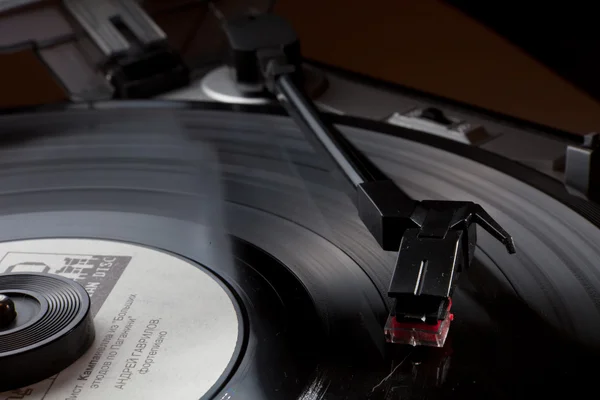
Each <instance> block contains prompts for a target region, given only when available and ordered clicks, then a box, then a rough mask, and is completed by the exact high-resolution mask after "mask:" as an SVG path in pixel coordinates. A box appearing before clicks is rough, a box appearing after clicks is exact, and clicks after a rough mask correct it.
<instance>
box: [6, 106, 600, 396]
mask: <svg viewBox="0 0 600 400" xmlns="http://www.w3.org/2000/svg"><path fill="white" fill-rule="evenodd" d="M150 104H152V105H150ZM158 105H159V106H157V105H156V103H138V104H131V103H126V104H121V105H120V104H119V103H116V104H100V105H98V106H96V107H95V109H86V108H85V107H82V106H79V107H75V108H66V109H63V110H54V111H44V110H41V111H38V112H37V113H36V114H30V113H17V114H12V115H5V116H3V117H2V118H1V119H0V127H1V128H2V132H7V133H8V134H9V135H8V136H9V137H7V138H6V139H5V143H4V144H3V145H2V147H1V148H0V167H1V168H0V171H1V172H0V203H1V207H0V226H2V227H3V228H2V229H0V241H2V242H4V244H3V246H4V247H2V248H4V249H7V250H5V252H8V251H15V250H14V249H13V250H11V245H10V243H14V244H15V246H17V247H20V248H22V247H23V245H22V243H25V242H23V241H28V243H30V244H29V245H27V246H33V247H32V249H31V250H28V251H35V249H34V248H35V246H36V245H35V240H34V239H49V238H77V239H86V240H87V241H91V242H89V243H92V242H93V241H94V240H97V241H117V242H122V243H129V244H130V245H132V246H133V245H135V246H145V247H148V248H153V249H156V251H158V252H161V253H164V254H173V255H177V256H178V257H180V258H182V259H185V260H191V262H194V263H197V264H198V265H200V266H201V268H202V269H203V270H205V271H206V273H207V274H209V275H210V276H214V277H215V279H216V280H218V281H219V283H220V284H221V285H223V286H224V287H226V288H227V292H228V293H229V292H230V294H231V296H230V297H231V298H232V299H233V301H232V303H231V304H233V305H232V306H231V307H232V308H231V310H233V309H236V307H238V305H239V310H238V311H237V312H238V314H235V315H237V323H239V324H240V327H241V328H239V329H238V328H236V329H235V334H233V333H232V334H231V335H230V336H229V338H238V339H237V340H238V342H237V347H236V346H233V345H232V344H231V341H229V342H228V345H227V346H228V347H227V350H224V351H223V352H224V353H227V354H228V356H227V357H228V358H227V360H225V361H224V363H223V364H222V367H223V371H224V372H223V374H224V375H222V376H221V377H220V378H219V379H214V380H213V381H211V382H212V386H211V385H209V386H210V388H208V389H206V390H204V391H203V390H200V389H198V391H197V395H196V397H193V396H192V397H189V398H200V397H201V396H203V395H204V396H205V398H211V399H212V398H215V399H236V398H239V399H279V398H281V399H290V398H300V399H322V398H323V399H355V398H356V399H365V398H372V399H395V398H477V399H480V398H514V397H530V393H531V392H532V391H533V390H535V393H536V396H539V397H542V396H545V395H548V394H553V395H558V394H573V393H574V392H578V391H580V390H581V391H582V392H583V391H584V390H586V389H588V388H593V386H592V384H593V380H591V377H592V376H594V372H595V371H592V370H590V369H589V367H588V366H586V365H585V364H586V363H585V362H584V361H586V360H588V358H590V357H592V356H593V354H594V352H595V351H596V350H597V349H598V348H599V347H600V338H599V337H598V335H597V332H598V331H599V330H600V307H599V306H600V269H599V267H598V261H597V260H599V259H600V248H599V247H598V245H597V244H598V243H600V230H599V228H598V225H599V222H600V218H598V216H600V211H599V209H598V208H597V207H596V206H593V205H589V204H587V203H586V204H583V203H582V202H581V201H579V200H576V199H574V198H571V197H569V196H568V195H567V194H566V192H565V191H564V189H563V188H562V186H561V184H560V183H559V182H557V181H553V180H552V179H551V178H549V177H546V176H543V175H541V174H539V173H536V172H534V171H532V170H530V169H528V168H526V167H524V166H520V165H517V164H515V163H512V162H510V161H508V160H505V159H502V158H501V157H499V156H495V155H492V154H489V153H486V152H485V151H483V150H480V149H476V148H471V147H468V146H466V145H462V144H457V143H453V142H449V141H447V140H444V139H441V138H436V137H428V136H422V135H418V134H416V133H414V132H411V131H408V130H405V129H402V128H397V127H391V126H387V125H384V124H379V123H374V122H366V121H363V120H358V119H353V118H349V117H343V116H335V117H333V116H332V118H336V121H337V122H338V123H339V124H340V128H341V129H342V131H343V132H344V133H346V134H347V136H348V137H349V138H350V139H351V140H352V141H354V142H355V143H356V145H357V146H358V147H359V148H360V149H362V150H363V151H364V152H365V153H366V154H367V155H368V156H369V157H370V158H371V159H372V160H373V161H374V162H375V163H376V164H378V165H379V166H380V167H381V168H382V169H383V170H384V171H385V172H386V173H388V174H389V175H390V176H391V177H393V178H394V179H395V180H396V182H397V183H398V184H399V185H400V187H402V188H403V189H404V190H406V191H407V192H408V193H409V194H410V195H411V196H413V197H415V198H417V199H429V198H431V199H433V198H436V199H452V200H471V201H475V202H478V203H480V204H481V205H482V206H484V207H485V208H486V210H487V211H488V212H489V213H490V214H491V215H492V216H493V217H494V218H495V219H496V220H497V221H498V222H500V224H501V225H502V226H504V227H505V228H506V229H507V230H508V231H509V232H511V234H512V235H513V236H514V238H515V242H516V245H517V250H518V253H517V255H516V256H509V255H507V254H506V252H505V250H504V248H503V247H502V245H501V244H500V243H497V242H496V241H495V240H493V239H491V238H490V237H488V235H487V234H486V233H485V232H483V231H481V233H480V235H479V241H478V250H477V253H476V259H477V260H476V261H477V262H476V263H475V265H474V266H473V268H472V269H471V270H470V271H468V272H467V273H466V274H465V277H464V278H463V279H462V281H461V283H460V286H459V290H458V292H457V293H456V295H455V297H454V307H453V309H454V313H455V316H456V319H455V321H454V322H453V328H452V330H451V332H450V336H449V339H448V343H447V345H446V346H445V347H444V348H443V349H440V350H439V351H437V350H431V349H430V350H427V351H425V350H423V349H412V348H405V347H401V348H394V349H390V348H388V347H387V346H386V345H384V344H383V340H382V325H383V321H384V320H385V318H386V316H387V313H388V303H387V298H386V296H385V293H386V290H387V284H388V282H389V280H390V278H391V273H392V267H393V265H394V264H393V261H394V255H393V254H391V253H385V252H383V251H381V250H380V249H379V247H378V246H377V244H376V242H375V241H374V239H373V238H372V237H371V235H370V234H369V232H368V231H367V230H366V228H364V226H363V225H362V224H361V222H360V220H359V218H358V216H357V215H356V210H355V209H354V207H353V205H352V204H351V202H350V200H349V199H348V198H347V197H346V195H345V194H344V193H342V192H341V191H340V190H339V189H338V187H337V185H336V182H335V180H334V178H333V177H331V176H330V174H329V172H328V170H327V165H326V164H325V162H324V161H323V160H322V159H321V158H320V157H318V156H317V154H316V153H315V152H314V151H313V150H312V148H311V147H310V145H309V144H308V142H306V141H305V139H304V137H303V135H302V134H301V133H300V132H299V130H298V129H297V128H296V126H295V125H294V123H293V122H292V121H291V120H289V119H288V118H286V117H284V116H282V115H280V112H279V111H278V110H274V109H271V108H265V107H247V108H246V107H244V108H241V109H240V108H239V107H236V108H235V109H236V110H237V111H235V112H234V111H233V110H232V109H230V108H229V106H224V105H219V106H216V105H212V106H211V105H207V106H198V105H188V104H185V103H158ZM165 132H169V133H172V132H179V133H181V134H180V135H179V134H178V135H170V134H168V135H165ZM174 138H176V139H174ZM213 151H214V152H215V153H214V154H213ZM194 155H197V156H194ZM217 160H218V161H217ZM221 193H222V194H221ZM221 195H222V196H223V199H222V200H223V201H221ZM223 228H224V229H223ZM221 231H223V232H221ZM221 233H227V234H228V235H229V236H228V237H230V238H232V239H231V240H232V242H231V243H229V241H227V240H225V237H224V236H223V237H222V236H221ZM32 240H34V241H33V242H32ZM71 242H76V241H71ZM31 243H33V245H32V244H31ZM92 245H93V244H88V246H92ZM39 246H41V244H40V245H39ZM98 246H99V247H102V245H98ZM119 246H125V244H119ZM42 247H43V246H42ZM75 247H76V245H75V244H69V245H64V246H63V247H61V248H64V250H61V252H67V250H69V251H74V252H76V251H77V250H76V248H75ZM72 248H73V249H72ZM103 249H104V250H102V251H107V250H106V248H103ZM86 251H87V250H86ZM102 251H101V252H102ZM123 255H125V253H123ZM230 258H231V260H230ZM167 264H168V263H167ZM2 266H3V265H2V264H1V263H0V268H2ZM127 268H129V267H127ZM261 282H262V283H261ZM267 283H268V284H267ZM248 285H249V286H248ZM252 288H254V289H252ZM256 288H260V290H258V289H256ZM259 292H260V293H263V294H265V297H264V298H262V297H256V296H258V294H257V293H259ZM108 296H109V299H110V296H112V295H111V294H109V295H108ZM253 296H254V297H253ZM278 296H279V297H278ZM275 299H279V300H275ZM223 304H230V303H227V302H225V303H223ZM93 307H94V298H93V297H92V308H93ZM102 307H104V306H102ZM228 307H229V306H228ZM100 310H102V308H100ZM174 312H177V311H174ZM228 315H229V314H228ZM231 315H234V314H231ZM232 318H233V317H232ZM233 319H235V318H233ZM274 321H276V322H274ZM236 326H237V325H236ZM172 329H175V328H172ZM232 329H233V328H232ZM238 334H239V336H237V335H238ZM259 335H260V336H259ZM275 338H277V339H275ZM267 339H268V340H267ZM271 339H272V340H271ZM179 350H182V349H179ZM84 357H85V356H84ZM357 360H359V361H357ZM588 365H593V364H588ZM169 367H170V368H172V369H173V370H175V371H176V370H177V368H179V367H180V366H178V365H177V363H176V362H173V365H170V366H169ZM59 376H60V374H59ZM291 376H293V378H290V377H291ZM163 378H164V385H163V386H164V387H165V388H167V389H165V390H173V389H172V388H171V389H168V388H169V382H173V380H172V379H173V378H172V377H170V376H169V375H168V374H167V375H165V376H164V377H163ZM107 379H108V378H107ZM111 379H112V378H111ZM550 382H551V383H550ZM48 393H49V394H48V395H46V394H43V393H41V394H40V393H38V394H37V396H38V397H34V398H40V399H41V398H47V399H54V398H64V396H63V397H58V395H59V393H58V392H57V394H53V392H52V391H51V390H50V391H49V392H48ZM90 393H91V392H90ZM108 393H110V394H111V395H113V394H112V392H105V393H104V395H106V394H108ZM115 393H116V394H114V395H113V397H114V398H115V399H118V398H120V397H118V396H119V392H118V391H117V392H115ZM165 393H167V392H165ZM188 394H189V393H188ZM121 395H122V394H121ZM44 396H46V397H44ZM52 396H56V397H52ZM115 396H116V397H115ZM227 396H229V397H227ZM6 397H8V396H6ZM0 398H1V396H0ZM80 398H86V397H84V396H82V397H80ZM89 398H93V397H89ZM177 398H186V397H185V396H184V397H177Z"/></svg>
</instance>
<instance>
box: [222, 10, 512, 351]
mask: <svg viewBox="0 0 600 400" xmlns="http://www.w3.org/2000/svg"><path fill="white" fill-rule="evenodd" d="M224 28H225V31H226V33H227V36H228V38H229V41H230V44H231V47H232V49H231V51H232V60H238V62H236V63H234V65H232V67H233V68H234V72H235V74H234V75H235V76H244V77H259V79H260V81H261V82H262V84H263V85H264V87H265V88H266V90H268V91H269V92H271V93H272V94H273V95H275V96H276V98H277V99H278V100H279V101H280V102H281V104H282V105H283V106H284V107H285V108H286V110H287V111H288V113H289V114H290V116H291V117H292V118H293V119H294V120H295V121H296V123H297V124H298V125H299V126H300V127H301V128H302V131H303V132H304V133H305V135H306V136H307V138H308V139H309V140H310V141H311V142H312V143H313V145H314V146H315V147H316V148H318V149H320V150H322V151H323V153H324V154H326V155H327V156H328V157H329V158H330V159H331V160H332V161H333V163H334V164H335V165H336V167H337V169H338V170H339V171H340V172H341V173H342V175H343V176H344V178H345V181H346V183H347V188H348V189H349V193H350V194H351V197H352V199H353V201H354V202H355V205H356V207H357V209H358V214H359V216H360V218H361V220H362V222H363V223H364V225H365V226H366V227H367V228H368V229H369V231H370V232H371V234H372V235H373V236H374V238H375V239H376V240H377V242H378V243H379V245H380V246H381V247H382V248H383V249H384V250H387V251H397V252H398V258H397V261H396V266H395V270H394V274H393V277H392V280H391V283H390V287H389V291H388V295H389V296H390V297H391V298H393V299H394V307H393V308H392V310H391V312H390V317H389V318H388V321H387V323H386V326H385V328H384V331H385V335H386V339H387V340H388V341H389V342H393V343H408V344H412V345H429V346H438V347H439V346H443V344H444V341H445V339H446V336H447V333H448V329H449V326H450V321H451V320H452V318H453V315H452V314H451V312H450V309H451V306H452V300H451V298H452V294H453V291H454V288H455V286H456V284H457V281H458V278H459V275H460V273H461V272H462V271H464V270H466V269H468V268H469V265H470V263H471V260H472V259H473V254H474V250H475V245H476V242H477V236H476V229H475V224H479V225H480V226H482V227H483V228H484V229H485V230H486V231H488V232H489V233H490V234H492V235H493V236H494V237H495V238H497V239H498V240H500V241H501V242H502V243H503V244H504V245H505V246H506V248H507V250H508V252H509V253H514V252H515V246H514V243H513V240H512V237H511V236H510V235H509V234H508V233H507V232H506V231H505V230H504V229H502V227H501V226H500V225H499V224H498V223H497V222H496V221H494V219H493V218H492V217H491V216H490V215H489V214H488V213H487V212H486V211H485V210H484V209H483V208H482V207H481V206H480V205H478V204H475V203H472V202H468V201H416V200H413V199H411V198H410V197H409V196H408V195H406V194H405V193H404V192H403V191H402V190H401V189H400V188H399V187H398V186H397V185H396V184H395V183H394V182H393V181H392V180H390V179H389V178H388V177H386V175H385V174H384V173H383V172H382V171H381V170H380V169H379V168H377V167H376V166H375V165H374V164H373V163H372V162H371V161H370V160H369V159H368V158H367V157H366V156H365V155H364V154H362V153H361V152H360V151H359V150H358V149H357V148H356V147H354V146H353V145H352V144H351V143H350V142H349V141H348V140H347V139H346V138H345V137H344V135H343V134H342V133H341V132H340V131H339V130H338V129H336V127H335V126H333V124H331V123H328V122H327V121H326V119H324V118H322V117H321V115H320V112H319V111H318V110H317V108H316V107H315V106H314V104H313V103H312V101H310V100H309V99H308V97H307V96H306V95H305V94H304V93H303V91H302V89H300V87H301V85H300V84H301V80H302V76H301V73H302V72H301V68H300V66H299V62H300V61H299V60H300V59H301V57H299V45H298V41H297V38H295V36H294V35H293V34H292V33H293V30H292V28H291V27H290V26H289V25H288V24H287V23H286V22H285V20H283V19H282V18H280V17H278V16H276V15H272V14H265V15H259V16H253V17H250V18H245V19H237V20H235V21H230V22H227V23H225V26H224ZM291 32H292V33H291ZM239 60H243V63H240V62H239ZM240 68H243V69H244V70H243V71H242V70H240V71H235V70H236V69H240Z"/></svg>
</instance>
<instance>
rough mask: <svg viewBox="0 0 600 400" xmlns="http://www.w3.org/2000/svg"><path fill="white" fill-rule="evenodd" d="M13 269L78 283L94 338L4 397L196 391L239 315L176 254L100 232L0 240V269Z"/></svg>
mask: <svg viewBox="0 0 600 400" xmlns="http://www.w3.org/2000/svg"><path fill="white" fill-rule="evenodd" d="M11 272H45V273H50V274H58V275H61V276H64V277H68V278H70V279H73V280H75V281H76V282H78V283H80V284H81V285H82V286H83V287H84V288H85V289H86V291H87V292H88V293H89V295H90V297H91V300H92V308H91V310H92V313H93V315H94V325H95V329H96V339H95V342H94V344H93V345H92V347H91V348H90V350H89V351H88V352H87V353H86V354H84V355H83V356H82V357H81V358H80V359H79V360H78V361H77V362H75V363H74V364H73V365H71V366H70V367H68V368H67V369H66V370H63V371H62V372H60V373H59V374H58V375H56V376H54V377H52V378H50V379H47V380H45V381H42V382H39V383H37V384H35V385H32V386H30V387H27V388H21V389H18V390H15V391H11V392H5V393H0V399H2V400H3V399H26V400H42V399H43V400H65V399H68V400H77V399H111V400H119V399H129V400H138V399H139V400H141V399H144V400H147V399H181V400H185V399H190V400H191V399H194V400H196V399H199V398H201V397H202V396H203V395H204V394H206V393H207V392H208V391H209V390H210V388H211V387H212V386H213V385H215V383H217V381H218V380H219V378H220V377H221V375H222V374H223V373H224V371H225V370H226V368H227V366H228V364H229V363H230V361H231V359H232V357H233V355H234V352H235V349H236V344H237V341H238V336H239V328H240V324H239V322H238V315H237V312H236V308H235V306H234V304H233V300H232V298H231V296H230V295H229V294H228V293H227V291H226V289H225V288H224V287H223V286H222V285H220V284H219V283H218V282H217V281H216V280H215V278H213V277H212V276H211V275H210V274H208V273H206V272H204V271H203V270H202V269H201V268H199V267H198V266H197V265H194V264H192V263H189V262H187V261H185V260H183V259H181V258H178V257H175V256H173V255H169V254H167V253H163V252H161V251H157V250H153V249H150V248H146V247H142V246H136V245H132V244H126V243H120V242H112V241H103V240H87V239H85V240H84V239H40V240H25V241H15V242H7V243H0V273H11ZM39 362H44V360H40V361H39Z"/></svg>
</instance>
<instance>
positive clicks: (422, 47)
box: [275, 0, 600, 133]
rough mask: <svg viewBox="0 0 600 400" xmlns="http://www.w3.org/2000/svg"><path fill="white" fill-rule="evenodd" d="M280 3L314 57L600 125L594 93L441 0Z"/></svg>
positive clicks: (502, 107)
mask: <svg viewBox="0 0 600 400" xmlns="http://www.w3.org/2000/svg"><path fill="white" fill-rule="evenodd" d="M275 9H276V11H277V12H278V13H280V14H282V15H284V16H286V17H287V18H289V19H290V20H291V21H292V23H293V24H294V26H295V28H296V30H297V31H298V33H299V36H300V37H301V39H302V43H303V50H304V53H305V55H306V56H307V57H309V58H312V59H315V60H318V61H322V62H324V63H328V64H332V65H336V66H339V67H343V68H346V69H349V70H352V71H355V72H360V73H363V74H366V75H370V76H372V77H375V78H379V79H383V80H387V81H391V82H395V83H399V84H402V85H406V86H409V87H412V88H416V89H419V90H423V91H426V92H430V93H434V94H437V95H441V96H444V97H448V98H451V99H454V100H459V101H462V102H466V103H469V104H474V105H477V106H480V107H484V108H487V109H491V110H494V111H498V112H501V113H505V114H509V115H511V116H515V117H519V118H523V119H527V120H531V121H534V122H537V123H541V124H545V125H550V126H553V127H556V128H560V129H565V130H569V131H575V132H580V133H586V132H589V131H593V130H598V129H600V104H598V103H597V102H596V101H595V100H594V99H592V98H591V97H590V96H588V95H587V94H585V93H583V92H582V91H580V90H578V89H577V88H575V87H574V86H572V85H571V84H569V83H568V82H566V81H565V80H563V79H562V78H560V77H558V76H557V75H556V74H554V73H553V72H552V71H550V70H549V69H547V68H546V67H544V66H543V65H542V64H540V63H538V62H536V61H535V60H533V59H532V58H531V57H529V56H528V55H526V54H525V53H524V52H522V51H521V50H520V49H518V48H516V47H515V46H513V45H511V44H510V43H508V42H507V41H506V40H504V39H503V38H501V37H499V36H498V35H496V34H495V33H493V32H491V31H490V30H488V29H487V28H486V27H484V26H482V25H481V24H479V23H477V22H476V21H474V20H472V19H470V18H469V17H467V16H466V15H464V14H462V13H461V12H460V11H458V10H457V9H455V8H453V7H451V6H450V5H447V4H444V3H443V2H441V1H436V0H369V1H357V0H326V1H323V0H302V1H298V0H279V2H278V4H277V7H276V8H275ZM532 29H534V27H533V26H532Z"/></svg>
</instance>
